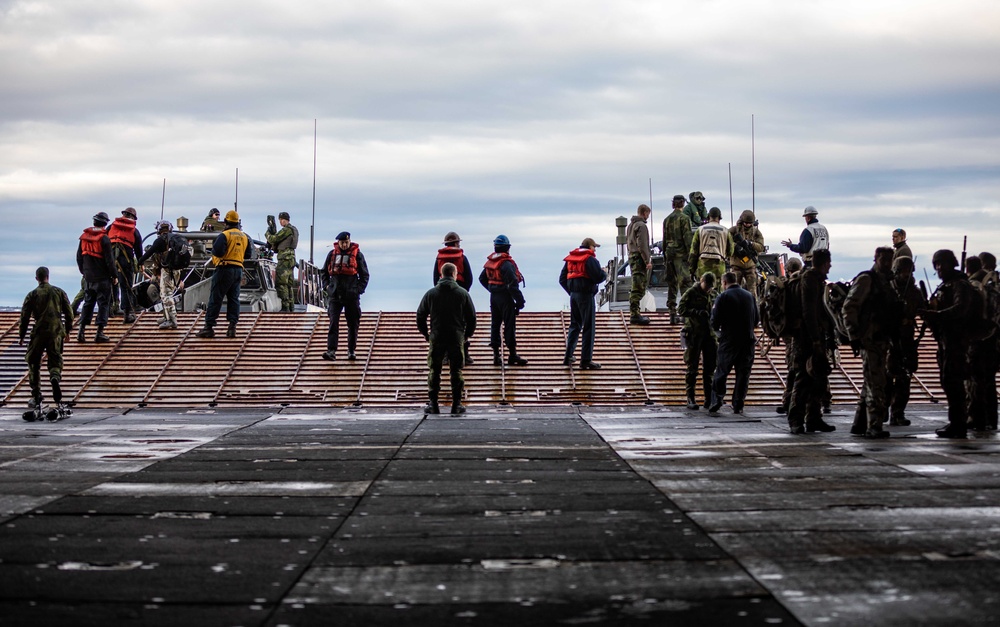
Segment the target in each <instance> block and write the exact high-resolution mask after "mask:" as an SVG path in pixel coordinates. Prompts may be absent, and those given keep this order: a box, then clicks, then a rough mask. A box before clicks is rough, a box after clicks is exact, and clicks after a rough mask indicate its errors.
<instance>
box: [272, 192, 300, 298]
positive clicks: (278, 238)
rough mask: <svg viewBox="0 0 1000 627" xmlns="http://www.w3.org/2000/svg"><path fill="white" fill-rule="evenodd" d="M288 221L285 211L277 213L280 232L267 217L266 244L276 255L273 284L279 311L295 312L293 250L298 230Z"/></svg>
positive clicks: (296, 244)
mask: <svg viewBox="0 0 1000 627" xmlns="http://www.w3.org/2000/svg"><path fill="white" fill-rule="evenodd" d="M290 220H291V217H290V216H289V215H288V212H287V211H282V212H281V213H279V214H278V222H280V223H281V230H280V231H278V230H276V229H275V225H274V218H273V217H271V216H268V226H267V243H268V244H269V245H270V246H271V248H272V249H274V250H275V251H276V252H277V253H278V268H277V270H276V272H275V277H274V284H275V287H276V288H277V290H278V298H280V299H281V311H295V248H296V247H297V246H298V245H299V230H298V229H297V228H295V227H294V226H293V225H292V223H291V222H290Z"/></svg>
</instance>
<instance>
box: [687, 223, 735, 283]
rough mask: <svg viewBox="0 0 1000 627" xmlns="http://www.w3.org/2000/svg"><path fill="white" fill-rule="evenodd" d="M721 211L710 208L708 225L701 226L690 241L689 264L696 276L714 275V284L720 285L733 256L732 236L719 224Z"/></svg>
mask: <svg viewBox="0 0 1000 627" xmlns="http://www.w3.org/2000/svg"><path fill="white" fill-rule="evenodd" d="M720 220H722V211H721V210H720V209H719V208H718V207H712V208H711V209H710V210H709V212H708V224H703V225H702V226H701V227H699V228H698V230H697V231H695V233H694V237H693V238H692V239H691V252H690V258H689V263H690V264H691V267H692V268H695V267H697V271H696V273H697V276H702V275H703V274H705V273H706V272H711V273H712V274H714V275H715V279H716V284H717V285H718V284H720V283H722V275H723V274H724V273H725V272H726V261H727V260H728V259H729V258H730V257H732V256H733V249H734V247H735V245H734V243H733V236H732V235H730V234H729V231H728V230H727V229H726V227H724V226H722V225H721V224H719V221H720Z"/></svg>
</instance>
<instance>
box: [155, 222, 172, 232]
mask: <svg viewBox="0 0 1000 627" xmlns="http://www.w3.org/2000/svg"><path fill="white" fill-rule="evenodd" d="M164 227H166V230H167V233H172V232H173V230H174V225H173V224H171V223H170V220H160V221H159V222H157V223H156V232H157V233H159V232H160V231H161V230H162V229H163V228H164Z"/></svg>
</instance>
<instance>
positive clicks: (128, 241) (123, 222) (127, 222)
mask: <svg viewBox="0 0 1000 627" xmlns="http://www.w3.org/2000/svg"><path fill="white" fill-rule="evenodd" d="M108 239H110V240H111V243H112V244H121V245H122V246H125V247H126V248H133V247H134V246H135V220H133V219H132V218H126V217H125V216H122V217H120V218H115V221H114V222H112V223H111V228H109V229H108Z"/></svg>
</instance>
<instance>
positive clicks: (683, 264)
mask: <svg viewBox="0 0 1000 627" xmlns="http://www.w3.org/2000/svg"><path fill="white" fill-rule="evenodd" d="M673 204H674V210H673V211H672V212H670V215H668V216H667V217H666V218H665V219H664V220H663V261H664V265H665V269H666V283H667V308H668V309H669V310H670V322H671V323H674V322H675V321H676V314H677V298H678V297H679V296H682V295H683V294H684V292H686V291H687V289H688V288H689V287H691V266H690V265H688V251H690V250H691V220H689V219H688V217H687V216H686V215H685V214H684V211H683V208H684V197H683V196H681V195H680V194H678V195H676V196H674V203H673Z"/></svg>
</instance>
